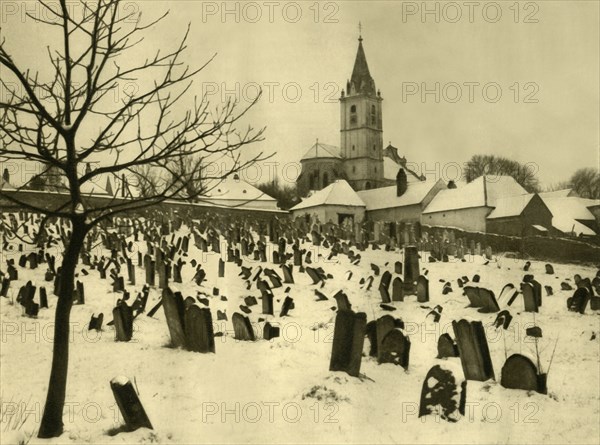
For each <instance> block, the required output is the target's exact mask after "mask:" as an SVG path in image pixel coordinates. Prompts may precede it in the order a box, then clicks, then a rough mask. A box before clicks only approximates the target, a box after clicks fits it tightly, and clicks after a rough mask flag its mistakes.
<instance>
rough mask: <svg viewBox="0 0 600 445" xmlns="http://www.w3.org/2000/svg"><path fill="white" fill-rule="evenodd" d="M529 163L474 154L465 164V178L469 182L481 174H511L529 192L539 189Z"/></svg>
mask: <svg viewBox="0 0 600 445" xmlns="http://www.w3.org/2000/svg"><path fill="white" fill-rule="evenodd" d="M535 173H536V172H535V170H534V169H533V168H532V166H530V165H525V164H521V163H519V162H517V161H514V160H512V159H508V158H504V157H501V156H494V155H474V156H473V157H472V158H471V159H469V161H468V162H467V164H466V166H465V179H466V181H467V182H471V181H473V180H474V179H477V178H478V177H480V176H483V175H504V176H511V177H512V178H514V180H515V181H517V182H518V183H519V184H520V185H521V186H522V187H523V188H524V189H525V190H527V191H528V192H529V193H533V192H538V191H539V181H538V179H537V177H536V174H535Z"/></svg>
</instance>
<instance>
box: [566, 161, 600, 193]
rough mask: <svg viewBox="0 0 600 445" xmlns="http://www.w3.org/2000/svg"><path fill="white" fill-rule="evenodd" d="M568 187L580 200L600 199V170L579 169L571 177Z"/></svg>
mask: <svg viewBox="0 0 600 445" xmlns="http://www.w3.org/2000/svg"><path fill="white" fill-rule="evenodd" d="M569 186H570V187H571V188H572V189H573V190H574V191H575V192H577V194H578V195H579V196H581V197H582V198H589V199H600V169H598V168H595V169H594V168H589V167H588V168H580V169H579V170H577V171H576V172H575V173H573V175H572V176H571V179H570V180H569Z"/></svg>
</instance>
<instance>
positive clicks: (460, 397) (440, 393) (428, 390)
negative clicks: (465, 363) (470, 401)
mask: <svg viewBox="0 0 600 445" xmlns="http://www.w3.org/2000/svg"><path fill="white" fill-rule="evenodd" d="M466 398H467V381H466V380H463V381H462V382H461V383H460V387H459V386H458V384H457V382H456V378H455V377H454V374H453V373H452V371H450V370H447V369H443V368H442V367H441V366H440V365H435V366H434V367H432V368H431V369H430V370H429V372H428V373H427V375H426V376H425V380H424V381H423V389H422V390H421V403H420V404H419V417H423V416H427V415H429V414H432V413H434V412H435V413H438V414H439V415H440V417H441V418H442V419H444V420H446V421H448V422H456V421H458V420H459V419H460V418H461V417H462V416H464V414H465V401H466Z"/></svg>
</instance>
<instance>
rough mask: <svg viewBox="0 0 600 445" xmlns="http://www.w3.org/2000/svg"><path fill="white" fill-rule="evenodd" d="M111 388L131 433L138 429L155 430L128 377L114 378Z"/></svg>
mask: <svg viewBox="0 0 600 445" xmlns="http://www.w3.org/2000/svg"><path fill="white" fill-rule="evenodd" d="M110 388H111V389H112V392H113V395H114V396H115V400H116V401H117V405H118V407H119V411H121V414H122V415H123V419H124V420H125V423H126V425H127V429H128V430H129V431H134V430H137V429H138V428H149V429H153V428H152V424H151V423H150V419H148V415H147V414H146V411H145V410H144V407H143V406H142V402H140V399H139V398H138V395H137V392H136V390H135V388H134V387H133V385H132V384H131V381H130V380H129V379H128V378H127V377H123V376H119V377H115V378H113V379H112V380H111V381H110Z"/></svg>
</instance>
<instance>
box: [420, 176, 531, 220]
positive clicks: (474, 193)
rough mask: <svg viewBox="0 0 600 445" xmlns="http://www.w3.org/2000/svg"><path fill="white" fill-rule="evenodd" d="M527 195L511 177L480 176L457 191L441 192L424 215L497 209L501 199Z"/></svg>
mask: <svg viewBox="0 0 600 445" xmlns="http://www.w3.org/2000/svg"><path fill="white" fill-rule="evenodd" d="M523 194H527V191H526V190H525V189H524V188H523V187H521V186H520V185H519V184H518V183H517V181H515V180H514V178H512V177H511V176H489V177H488V176H480V177H479V178H477V179H475V180H473V181H472V182H469V183H468V184H464V185H462V184H460V183H459V184H457V188H455V189H445V190H441V191H440V192H439V193H438V194H437V195H436V196H435V198H433V200H432V201H431V202H430V203H429V205H428V206H427V208H426V209H425V211H424V212H423V213H424V214H426V213H436V212H445V211H448V210H459V209H468V208H472V207H495V206H496V201H497V200H498V199H499V198H502V197H506V196H515V195H523Z"/></svg>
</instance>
